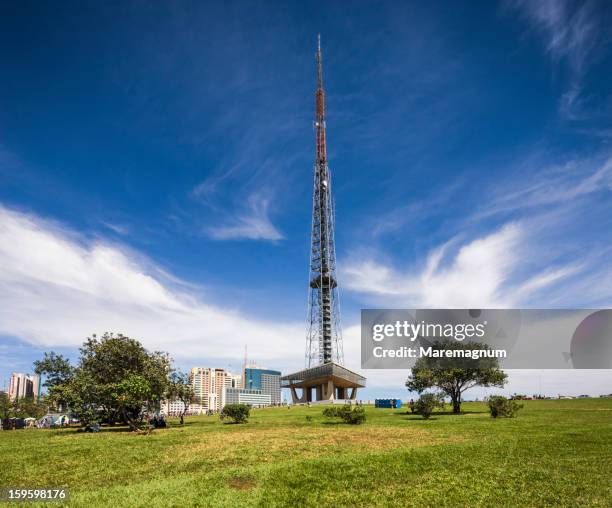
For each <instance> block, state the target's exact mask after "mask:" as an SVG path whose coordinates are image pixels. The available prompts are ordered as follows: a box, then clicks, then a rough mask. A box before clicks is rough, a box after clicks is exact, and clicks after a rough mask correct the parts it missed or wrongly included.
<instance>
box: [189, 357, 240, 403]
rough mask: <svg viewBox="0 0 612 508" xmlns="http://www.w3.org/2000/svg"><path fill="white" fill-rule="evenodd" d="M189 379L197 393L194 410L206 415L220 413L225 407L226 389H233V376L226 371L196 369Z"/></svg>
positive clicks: (205, 368) (192, 370)
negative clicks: (214, 412) (212, 412)
mask: <svg viewBox="0 0 612 508" xmlns="http://www.w3.org/2000/svg"><path fill="white" fill-rule="evenodd" d="M189 379H190V381H191V385H192V386H193V390H194V392H195V401H194V404H193V408H194V410H196V408H197V412H199V413H206V412H208V411H220V410H221V409H222V408H223V406H224V405H225V401H224V397H225V390H224V389H225V388H231V387H232V375H231V374H230V373H229V372H228V371H226V370H224V369H211V368H207V367H194V368H193V369H191V371H190V373H189Z"/></svg>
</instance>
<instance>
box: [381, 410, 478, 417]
mask: <svg viewBox="0 0 612 508" xmlns="http://www.w3.org/2000/svg"><path fill="white" fill-rule="evenodd" d="M392 414H393V416H419V415H418V414H417V413H411V412H410V411H404V412H401V413H392ZM432 414H434V415H436V416H462V415H480V414H488V411H461V413H453V412H452V411H436V412H434V413H432Z"/></svg>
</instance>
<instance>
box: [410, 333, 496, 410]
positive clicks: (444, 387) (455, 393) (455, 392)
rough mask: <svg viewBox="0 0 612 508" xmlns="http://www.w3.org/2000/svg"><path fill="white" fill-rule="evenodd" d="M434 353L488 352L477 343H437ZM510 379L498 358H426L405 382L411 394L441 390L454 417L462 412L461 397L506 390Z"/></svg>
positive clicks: (415, 366) (417, 365) (418, 362)
mask: <svg viewBox="0 0 612 508" xmlns="http://www.w3.org/2000/svg"><path fill="white" fill-rule="evenodd" d="M432 348H433V349H440V350H449V349H451V350H485V349H489V347H488V346H487V345H486V344H481V343H478V342H458V341H436V342H434V343H433V344H432ZM507 378H508V376H507V375H506V374H505V373H504V372H503V371H502V370H500V369H499V362H498V360H497V358H461V359H459V358H448V357H444V356H442V357H440V358H435V357H433V356H426V357H421V358H419V359H418V360H417V361H416V363H415V365H414V367H413V368H412V375H411V376H410V377H409V378H408V380H407V381H406V387H407V388H408V389H409V390H411V391H416V392H418V393H422V392H423V391H425V390H427V389H428V388H434V387H435V388H438V389H440V390H441V391H442V392H443V393H445V394H446V395H448V396H449V397H450V398H451V402H452V405H453V413H456V414H458V413H460V412H461V394H462V393H463V392H464V391H466V390H468V389H470V388H473V387H474V386H485V387H488V386H497V387H503V386H504V384H505V382H506V379H507Z"/></svg>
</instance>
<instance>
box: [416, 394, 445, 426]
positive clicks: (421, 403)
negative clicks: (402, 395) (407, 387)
mask: <svg viewBox="0 0 612 508" xmlns="http://www.w3.org/2000/svg"><path fill="white" fill-rule="evenodd" d="M436 408H441V409H443V408H444V400H443V398H442V396H441V395H440V394H438V393H424V394H423V395H421V396H420V397H419V399H418V400H417V401H416V402H415V403H414V412H415V413H418V414H420V415H421V416H422V417H423V419H425V420H427V419H428V418H429V417H430V416H431V413H433V411H434V409H436Z"/></svg>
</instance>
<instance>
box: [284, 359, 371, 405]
mask: <svg viewBox="0 0 612 508" xmlns="http://www.w3.org/2000/svg"><path fill="white" fill-rule="evenodd" d="M365 381H366V379H365V377H363V376H361V375H359V374H357V373H355V372H353V371H351V370H348V369H347V368H345V367H342V366H341V365H338V364H337V363H324V364H321V365H317V366H316V367H311V368H309V369H304V370H301V371H299V372H294V373H293V374H288V375H286V376H283V377H281V386H282V387H283V388H289V390H290V391H291V399H292V401H293V403H294V404H299V403H305V402H315V401H317V402H319V401H328V402H332V401H334V400H338V399H351V400H355V398H356V397H357V388H364V387H365ZM298 390H299V392H298Z"/></svg>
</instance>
